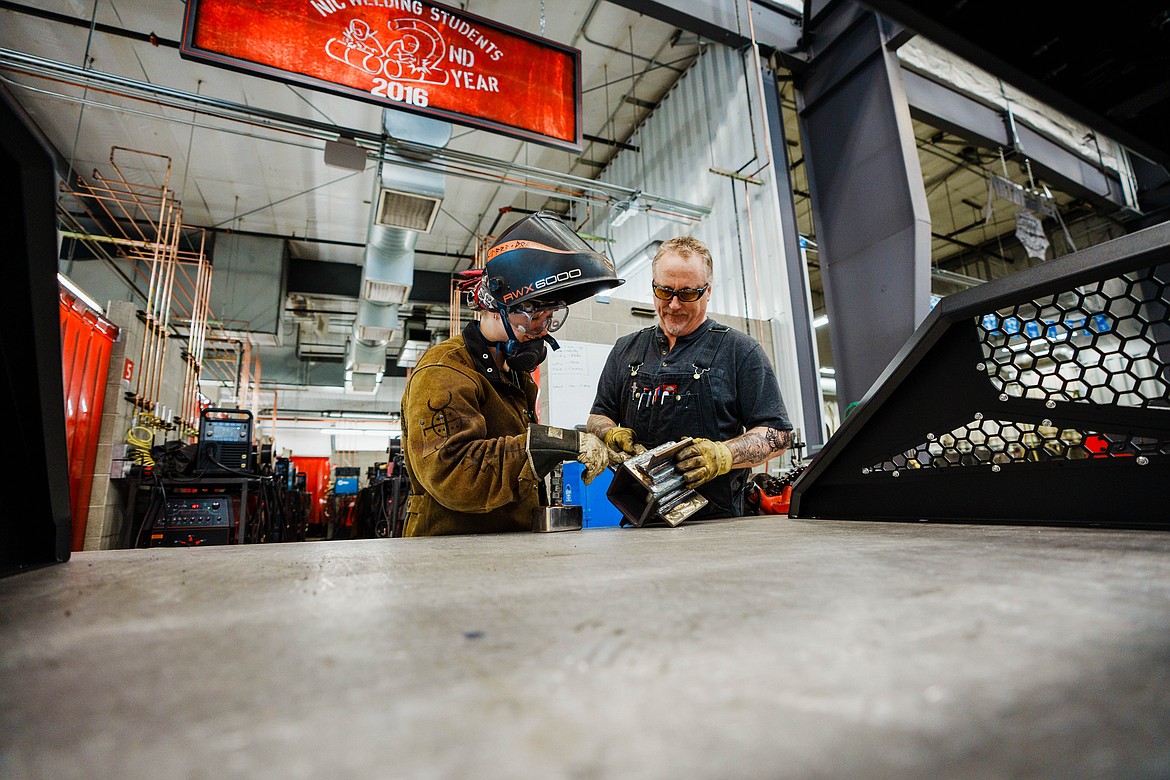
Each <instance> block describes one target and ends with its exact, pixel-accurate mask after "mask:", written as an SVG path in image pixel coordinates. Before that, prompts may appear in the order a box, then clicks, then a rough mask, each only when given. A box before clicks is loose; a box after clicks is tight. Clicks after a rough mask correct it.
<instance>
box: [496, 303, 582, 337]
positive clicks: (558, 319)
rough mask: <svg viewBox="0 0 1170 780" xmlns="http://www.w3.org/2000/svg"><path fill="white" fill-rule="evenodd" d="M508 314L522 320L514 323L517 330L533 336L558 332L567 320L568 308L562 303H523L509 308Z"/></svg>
mask: <svg viewBox="0 0 1170 780" xmlns="http://www.w3.org/2000/svg"><path fill="white" fill-rule="evenodd" d="M508 314H509V315H512V316H519V317H521V318H522V320H523V321H522V322H519V323H514V324H515V325H516V328H517V330H521V331H523V332H524V333H527V334H529V335H532V336H535V335H538V334H540V333H553V332H555V331H558V330H560V329H561V326H562V325H564V324H565V320H567V319H568V318H569V307H568V306H567V305H565V302H564V301H552V302H550V303H539V302H538V303H533V302H531V301H525V302H524V303H518V304H516V305H515V306H513V307H511V309H509V310H508Z"/></svg>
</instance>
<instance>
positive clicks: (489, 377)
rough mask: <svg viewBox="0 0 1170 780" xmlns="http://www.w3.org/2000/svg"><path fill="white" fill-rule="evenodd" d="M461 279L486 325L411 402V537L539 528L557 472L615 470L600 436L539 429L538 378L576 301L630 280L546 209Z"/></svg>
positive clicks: (435, 367) (406, 435)
mask: <svg viewBox="0 0 1170 780" xmlns="http://www.w3.org/2000/svg"><path fill="white" fill-rule="evenodd" d="M460 277H461V282H460V285H459V286H460V289H461V290H462V291H463V292H465V293H467V295H468V298H469V301H468V302H469V305H470V306H471V308H472V309H474V310H476V311H478V312H480V317H479V318H478V319H476V320H473V321H472V322H470V323H468V324H467V326H466V327H464V328H463V332H462V333H460V334H458V335H455V336H452V337H451V338H449V339H447V340H446V341H443V342H442V343H440V344H436V345H435V346H433V347H431V348H430V349H429V350H427V351H426V353H424V354H423V356H422V357H421V358H420V359H419V362H418V364H417V365H416V366H415V368H414V369H413V371H411V374H410V376H409V377H408V378H407V381H406V390H405V392H404V393H403V395H402V452H403V459H404V461H405V465H406V472H407V474H408V476H409V478H410V498H409V499H408V503H407V509H406V517H405V520H404V524H403V526H404V527H403V535H404V536H438V535H445V534H472V533H498V532H503V531H529V532H531V531H532V520H533V510H535V509H538V508H540V507H541V506H542V505H543V504H544V503H545V501H546V499H547V497H546V496H544V495H543V490H542V488H543V480H544V477H545V476H547V475H548V474H549V473H550V472H551V471H552V470H553V469H554V468H555V467H556V466H557V465H559V464H560V463H562V462H564V461H566V460H578V461H580V462H581V463H582V464H584V466H585V479H586V480H587V481H592V479H593V478H594V477H596V476H597V475H598V474H600V473H601V472H602V470H604V469H605V468H606V466H608V465H609V458H608V455H607V452H606V449H605V445H604V444H603V443H602V442H601V440H600V439H598V438H597V437H596V436H594V435H593V434H591V433H585V432H580V431H576V430H565V429H561V428H555V427H550V426H547V425H539V424H538V423H537V421H536V400H537V386H536V382H535V381H534V380H533V378H532V372H533V371H535V370H536V368H537V366H539V365H540V364H541V363H542V362H544V359H545V356H546V355H547V354H548V348H550V347H551V348H552V349H557V348H558V347H559V345H558V344H557V342H556V339H555V338H554V337H553V335H552V334H553V332H554V331H556V330H557V329H558V328H560V327H561V325H562V324H563V323H564V321H565V318H566V317H567V316H568V313H569V305H570V304H572V303H575V302H577V301H580V300H583V299H585V298H588V297H590V296H592V295H596V294H597V293H599V292H603V291H605V290H608V289H610V288H612V287H616V286H618V285H619V284H621V283H622V280H621V279H618V278H617V277H616V276H615V274H614V268H613V264H612V263H611V262H610V261H609V259H608V258H606V257H605V256H604V255H602V254H600V253H598V252H595V251H593V249H592V248H590V246H589V245H588V244H587V243H585V241H584V239H582V238H581V237H580V236H578V235H577V234H576V233H575V232H573V230H572V229H571V228H570V227H569V226H568V225H566V224H565V223H564V222H562V221H561V220H560V218H558V217H557V216H556V215H555V214H552V213H550V212H544V211H540V212H536V213H535V214H532V215H530V216H529V217H526V218H525V219H523V220H521V221H520V222H517V223H516V224H515V225H513V226H512V227H510V228H508V230H506V231H505V232H504V233H503V234H501V235H500V236H499V238H497V239H496V240H495V242H494V243H493V244H492V247H491V248H490V249H489V250H488V253H487V262H486V263H485V264H484V267H483V269H482V270H478V269H477V270H473V271H468V272H464V273H463V274H460Z"/></svg>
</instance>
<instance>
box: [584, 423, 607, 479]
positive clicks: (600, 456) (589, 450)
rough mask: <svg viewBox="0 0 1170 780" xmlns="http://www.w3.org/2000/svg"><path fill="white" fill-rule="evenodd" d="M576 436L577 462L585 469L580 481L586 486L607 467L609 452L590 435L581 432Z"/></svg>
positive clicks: (602, 443)
mask: <svg viewBox="0 0 1170 780" xmlns="http://www.w3.org/2000/svg"><path fill="white" fill-rule="evenodd" d="M577 436H578V438H577V461H578V462H579V463H580V464H581V465H583V466H584V467H585V473H584V474H582V475H581V481H582V482H584V483H585V484H586V485H588V484H589V483H590V482H592V481H593V480H594V479H595V478H596V477H597V475H598V474H600V473H601V472H603V471H605V469H606V468H607V467H608V466H609V451H608V449H607V448H606V446H605V443H604V442H602V441H601V439H599V438H597V437H596V436H594V435H593V434H592V433H587V432H585V431H581V432H580V433H579V434H578V435H577Z"/></svg>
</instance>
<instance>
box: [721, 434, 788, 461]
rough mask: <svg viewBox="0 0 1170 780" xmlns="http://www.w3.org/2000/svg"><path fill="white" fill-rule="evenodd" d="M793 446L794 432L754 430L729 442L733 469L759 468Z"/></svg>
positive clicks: (728, 446)
mask: <svg viewBox="0 0 1170 780" xmlns="http://www.w3.org/2000/svg"><path fill="white" fill-rule="evenodd" d="M791 444H792V431H780V430H776V429H775V428H763V427H760V428H752V429H751V430H750V431H747V432H746V433H744V434H742V435H740V436H737V437H735V438H734V439H732V440H730V441H729V442H727V448H728V449H729V450H731V465H732V467H733V468H737V469H740V468H750V467H752V466H758V465H760V464H761V463H763V462H764V461H765V460H767V459H768V458H772V457H775V456H776V455H779V454H780V453H781V452H784V450H786V449H788V447H789V446H790V445H791Z"/></svg>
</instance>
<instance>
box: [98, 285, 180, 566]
mask: <svg viewBox="0 0 1170 780" xmlns="http://www.w3.org/2000/svg"><path fill="white" fill-rule="evenodd" d="M107 309H108V310H107V312H106V318H107V319H109V320H110V321H111V322H113V323H114V324H115V325H117V326H118V330H119V333H118V338H117V340H116V341H115V342H114V345H113V348H112V349H111V351H110V371H109V376H108V377H107V378H106V398H105V405H104V408H103V409H102V422H101V429H100V432H99V434H98V447H97V457H96V458H95V460H94V473H93V475H92V477H91V479H92V483H91V490H90V500H89V511H88V515H87V518H86V525H85V542H84V546H83V549H85V550H114V549H118V548H120V547H122V546H123V544H122V542H123V536H124V534H125V532H126V523H127V522H129V519H128V518H126V517H125V513H126V508H127V506H128V503H129V498H130V495H129V493H130V484H131V481H130V480H129V479H124V478H116V477H115V478H111V472H118V473H120V472H121V462H122V461H123V460H124V459H125V457H126V449H127V447H126V444H127V437H128V434H129V433H130V430H131V428H132V427H133V426H134V425H135V421H136V418H137V414H138V411H139V410H138V407H136V406H135V405H134V404H133V403H132V402H131V401H130V400H128V399H127V398H126V395H127V393H129V392H131V391H132V390H133V389H134V386H135V382H134V380H132V381H130V382H126V381H125V380H123V378H122V375H123V368H124V366H125V364H126V359H127V358H129V359H130V360H131V361H132V362H133V363H134V372H135V378H137V375H138V373H137V372H139V371H140V370H141V369H142V344H143V340H144V338H145V324H144V323H143V322H142V320H140V319H139V317H138V307H137V306H135V305H134V304H132V303H129V302H126V301H112V302H111V303H110V304H109V306H108V307H107ZM183 346H184V345H183V344H182V343H181V342H180V341H177V340H175V339H170V340H168V343H167V346H166V354H165V356H164V368H163V372H162V381H161V383H160V389H159V399H158V400H159V403H160V405H162V406H166V407H167V409H168V410H171V411H168V416H173V415H174V414H177V411H178V410H179V409H180V408H181V397H182V391H183V377H184V369H185V364H184V361H183V357H182V349H183ZM178 438H179V433H178V432H177V431H169V432H167V431H157V432H154V438H153V442H152V443H153V444H162V443H164V442H165V441H168V440H175V439H178Z"/></svg>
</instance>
